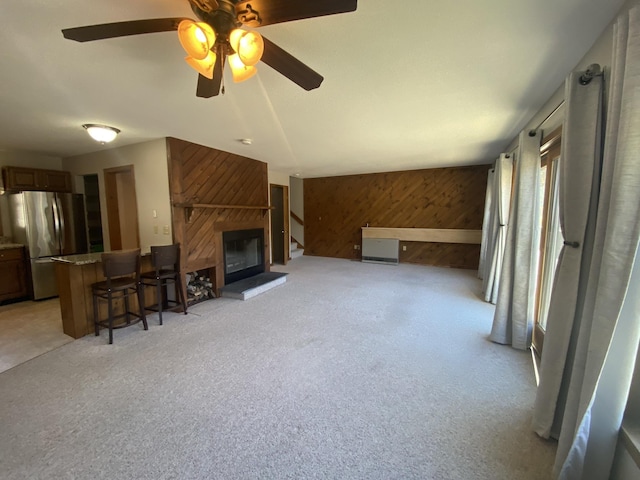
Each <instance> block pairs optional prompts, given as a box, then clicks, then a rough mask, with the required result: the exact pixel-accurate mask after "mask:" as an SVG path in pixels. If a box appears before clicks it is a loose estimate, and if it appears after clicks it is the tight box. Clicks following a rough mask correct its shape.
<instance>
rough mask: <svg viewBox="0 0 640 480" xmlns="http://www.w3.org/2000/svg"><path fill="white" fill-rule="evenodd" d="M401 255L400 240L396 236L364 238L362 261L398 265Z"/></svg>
mask: <svg viewBox="0 0 640 480" xmlns="http://www.w3.org/2000/svg"><path fill="white" fill-rule="evenodd" d="M399 255H400V240H398V239H396V238H363V239H362V261H363V262H369V263H386V264H390V265H397V264H398V262H399Z"/></svg>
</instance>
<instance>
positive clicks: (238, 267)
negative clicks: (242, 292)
mask: <svg viewBox="0 0 640 480" xmlns="http://www.w3.org/2000/svg"><path fill="white" fill-rule="evenodd" d="M222 239H223V243H224V283H225V285H228V284H229V283H233V282H236V281H238V280H242V279H244V278H248V277H252V276H254V275H257V274H259V273H262V272H264V230H262V229H252V230H235V231H232V232H223V234H222Z"/></svg>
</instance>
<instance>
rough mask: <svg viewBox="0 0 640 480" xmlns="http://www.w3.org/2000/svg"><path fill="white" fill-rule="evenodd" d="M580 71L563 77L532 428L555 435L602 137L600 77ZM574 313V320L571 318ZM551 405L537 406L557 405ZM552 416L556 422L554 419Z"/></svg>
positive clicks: (579, 306) (579, 302)
mask: <svg viewBox="0 0 640 480" xmlns="http://www.w3.org/2000/svg"><path fill="white" fill-rule="evenodd" d="M583 73H584V72H575V73H572V74H571V75H570V76H569V78H568V79H567V81H566V83H565V122H564V126H563V132H562V151H561V154H560V178H559V182H560V186H559V204H560V228H561V230H562V235H563V237H564V238H565V244H564V246H563V248H562V250H561V252H560V256H559V258H558V264H557V267H556V274H555V278H554V285H553V289H552V292H551V300H550V304H549V313H548V315H547V332H546V335H545V345H544V355H543V356H542V362H541V367H540V368H541V373H542V377H541V378H540V385H539V387H538V393H537V397H536V412H535V416H534V430H535V431H536V432H537V433H538V434H539V435H541V436H542V437H545V438H548V437H549V436H554V437H557V436H558V435H559V432H560V424H561V421H562V409H563V405H564V403H565V399H566V394H567V393H566V391H567V389H568V383H565V384H564V385H563V383H562V377H563V372H564V371H565V369H567V370H568V371H570V370H571V362H572V358H573V351H574V350H575V341H572V330H573V328H574V325H575V326H576V327H577V324H576V321H578V322H579V319H580V318H581V314H582V310H583V307H584V295H585V294H584V291H585V289H586V282H587V279H588V273H589V264H590V262H591V254H592V251H593V229H594V227H595V215H596V209H595V207H594V205H597V201H598V195H599V191H600V168H601V155H602V147H601V139H602V121H601V120H602V102H603V81H602V77H595V78H594V79H593V80H592V81H591V82H590V83H589V84H587V85H581V84H580V81H579V78H580V76H581V75H582V74H583ZM576 319H577V320H576ZM556 404H558V407H559V410H558V412H557V413H558V414H557V415H556V411H555V408H551V409H550V408H541V407H542V406H543V405H544V406H545V407H546V406H549V405H554V406H555V405H556ZM554 419H555V423H554Z"/></svg>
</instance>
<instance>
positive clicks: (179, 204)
mask: <svg viewBox="0 0 640 480" xmlns="http://www.w3.org/2000/svg"><path fill="white" fill-rule="evenodd" d="M173 206H174V207H177V208H184V209H185V215H186V220H187V223H189V222H190V221H191V216H192V215H193V209H194V208H211V209H240V210H262V216H263V217H264V216H265V215H266V213H267V212H268V211H269V210H273V207H272V206H269V205H220V204H212V203H184V202H175V203H174V204H173Z"/></svg>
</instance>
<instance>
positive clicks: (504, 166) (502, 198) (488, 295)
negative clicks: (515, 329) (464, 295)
mask: <svg viewBox="0 0 640 480" xmlns="http://www.w3.org/2000/svg"><path fill="white" fill-rule="evenodd" d="M512 177H513V160H512V159H511V156H510V155H507V154H504V153H503V154H501V155H500V158H498V159H497V160H496V163H495V167H494V169H493V171H492V172H490V173H489V179H488V182H487V192H489V191H490V192H491V196H490V197H489V195H487V202H486V203H485V218H487V217H488V222H487V225H488V226H487V228H486V230H485V227H484V226H483V232H482V235H483V239H484V237H485V234H486V237H487V239H486V241H487V248H486V257H485V260H484V263H483V273H482V277H481V278H482V279H483V284H482V287H483V292H484V299H485V300H486V301H487V302H491V303H496V301H497V298H498V287H499V285H500V272H501V271H502V262H503V258H504V251H505V246H506V242H507V225H508V219H509V207H510V204H511V183H512ZM487 205H488V206H489V212H488V214H487V211H486V208H487Z"/></svg>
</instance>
